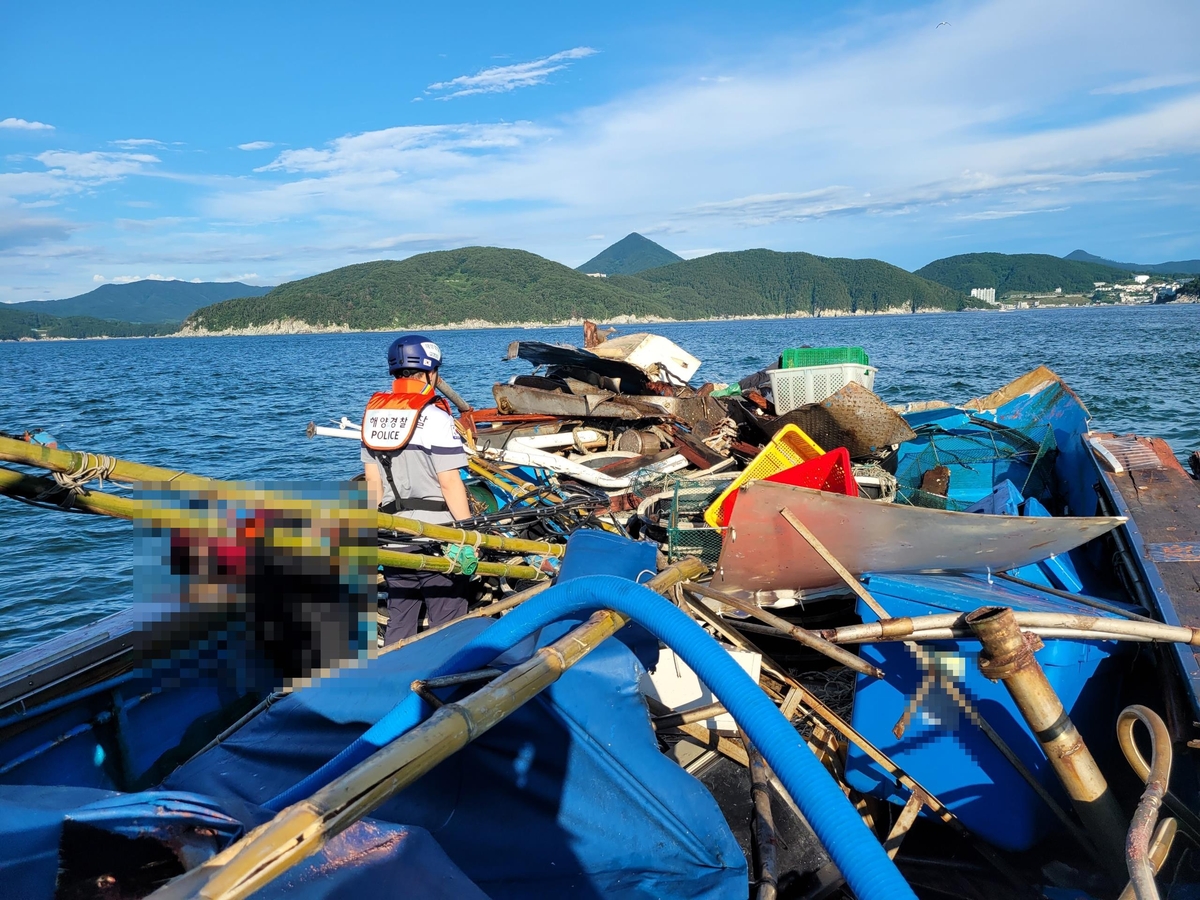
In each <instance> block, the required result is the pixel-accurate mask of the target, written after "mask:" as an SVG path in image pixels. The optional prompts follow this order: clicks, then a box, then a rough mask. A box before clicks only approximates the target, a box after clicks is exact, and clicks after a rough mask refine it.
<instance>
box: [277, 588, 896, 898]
mask: <svg viewBox="0 0 1200 900" xmlns="http://www.w3.org/2000/svg"><path fill="white" fill-rule="evenodd" d="M597 609H614V610H616V611H617V612H620V613H623V614H624V615H626V616H629V617H630V618H631V619H633V620H634V621H636V622H638V623H640V624H641V625H643V626H645V627H646V628H647V629H648V630H649V631H650V632H651V633H653V634H654V636H655V637H657V638H658V639H659V640H660V641H662V642H663V643H664V644H666V645H667V646H668V647H670V648H671V649H672V650H674V651H675V652H676V653H678V654H679V656H680V657H681V658H682V659H683V661H684V662H686V663H687V664H688V665H689V666H690V667H691V668H692V670H693V671H694V672H695V673H696V675H697V676H699V678H700V680H701V681H703V682H704V683H705V684H706V685H707V686H708V687H709V689H710V690H711V691H712V692H713V693H714V694H716V695H717V696H718V697H720V698H721V703H722V704H723V705H724V707H725V709H726V710H727V711H728V712H729V713H730V714H731V715H732V716H733V718H734V719H735V720H736V721H737V723H738V725H739V726H741V728H742V730H744V731H745V732H746V734H747V735H748V736H749V738H750V740H751V741H752V742H753V743H754V745H755V746H756V747H757V748H758V750H759V752H760V753H762V755H763V757H764V758H765V759H766V761H767V762H768V763H769V764H770V765H771V768H772V769H774V770H775V773H776V774H777V775H778V776H779V780H780V781H782V782H783V785H784V787H786V788H787V790H788V793H789V794H791V796H792V799H794V800H795V801H796V804H797V805H798V806H799V807H800V810H801V811H802V812H803V813H804V817H805V818H806V819H807V820H808V822H809V824H810V825H811V826H812V828H813V831H815V832H816V834H817V837H818V838H820V840H821V843H822V844H823V845H824V847H825V849H826V851H827V852H828V853H829V856H830V858H831V859H832V860H833V862H834V863H835V864H836V865H837V867H838V869H840V870H841V872H842V875H843V876H845V878H846V881H847V883H848V884H849V885H850V888H851V890H853V891H854V894H855V896H857V897H858V898H860V900H892V898H914V900H915V895H914V894H913V892H912V889H911V888H909V886H908V883H907V882H906V881H905V880H904V878H903V876H901V874H900V872H899V871H898V870H897V869H896V866H895V863H893V862H892V861H891V860H890V859H889V858H888V856H887V854H886V853H885V852H884V851H883V847H882V846H880V844H879V841H878V840H876V838H875V836H874V835H873V834H871V832H870V831H869V830H868V829H867V827H866V825H864V824H863V821H862V819H861V818H859V815H858V813H857V812H856V811H855V810H854V807H853V806H852V805H851V804H850V802H849V801H848V800H847V799H846V796H845V794H843V793H842V790H841V788H840V787H838V785H837V783H836V782H835V781H834V780H833V778H832V777H831V776H830V774H829V773H828V772H827V771H826V770H825V768H824V766H822V765H821V763H820V762H819V761H818V760H817V758H816V757H815V756H813V754H812V753H811V752H810V751H809V749H808V746H807V745H806V744H805V743H804V741H803V740H801V738H800V736H799V734H797V733H796V729H795V728H793V727H792V725H791V723H789V722H788V721H787V719H785V718H784V717H783V715H782V714H781V713H780V712H779V710H778V709H776V707H775V705H774V704H773V703H772V702H771V701H770V700H769V699H768V698H767V696H766V694H764V693H763V692H762V690H761V689H760V688H759V686H758V685H757V684H755V683H754V681H753V680H751V678H750V677H749V676H748V675H747V674H746V673H745V671H744V670H743V669H742V668H741V667H740V666H739V665H738V664H737V663H736V662H734V660H733V658H732V657H731V656H730V655H729V654H728V653H726V652H725V651H724V650H722V649H721V648H720V647H719V646H718V645H717V644H716V643H714V642H713V640H712V638H711V637H709V636H708V634H707V633H705V631H704V630H703V629H702V628H700V626H699V625H697V624H696V623H695V622H693V621H692V620H691V618H689V617H688V616H687V615H686V614H685V613H683V612H682V611H681V610H679V609H678V608H676V607H675V605H674V604H672V603H670V602H668V601H667V600H664V599H663V598H662V597H660V596H659V595H658V594H656V593H654V592H653V591H651V590H648V589H647V588H644V587H641V586H639V585H636V584H634V583H633V582H631V581H628V580H626V579H623V578H616V577H613V576H611V575H593V576H589V577H586V578H578V579H575V580H572V581H569V582H566V583H564V584H560V585H556V586H555V587H553V588H551V589H550V590H548V591H545V592H543V593H541V594H539V595H538V596H536V597H533V598H531V599H529V600H526V601H525V602H524V603H523V604H521V605H520V606H519V607H517V608H516V609H514V610H513V611H512V612H510V613H508V614H507V615H506V616H504V617H503V618H502V619H500V620H499V621H498V622H496V623H495V624H493V625H492V626H491V627H489V628H488V629H487V630H486V631H484V632H483V633H481V634H479V635H477V636H476V637H475V638H474V639H473V640H471V641H470V642H469V643H467V644H465V645H464V646H463V647H462V648H461V649H460V650H459V651H458V652H457V653H455V654H454V655H453V656H452V657H451V658H450V659H448V660H446V661H445V662H444V663H442V664H441V665H440V666H438V667H437V668H436V670H434V671H432V672H430V673H428V674H427V675H426V676H424V677H427V678H432V677H435V676H437V675H448V674H452V673H456V672H466V671H470V670H472V669H478V668H481V667H482V666H485V665H487V664H488V663H490V662H491V661H492V660H494V659H495V658H496V657H497V656H499V655H500V654H501V653H502V652H504V651H505V650H507V649H508V648H509V647H511V646H512V645H513V644H515V643H517V642H518V641H520V640H522V639H523V638H525V637H528V636H529V635H530V634H533V633H534V632H536V631H537V630H538V629H540V628H543V627H545V626H546V625H549V624H551V623H553V622H555V621H558V620H559V619H566V618H578V617H580V616H581V615H585V614H590V613H591V612H592V611H594V610H597ZM430 712H431V711H430V710H429V708H428V707H427V705H426V704H425V703H424V702H423V701H422V700H421V699H420V698H419V697H417V696H416V695H415V694H409V695H408V696H406V697H405V698H404V700H402V701H401V702H400V703H398V704H397V705H396V706H395V707H394V708H393V709H392V710H391V711H390V712H389V713H388V714H387V715H385V716H384V717H383V718H382V719H380V720H379V721H378V722H376V723H375V724H374V725H373V726H371V728H369V729H368V730H367V731H366V732H364V733H363V735H362V736H361V737H360V738H358V739H357V740H356V741H354V743H352V744H351V745H350V746H349V747H347V748H346V749H345V750H343V751H342V752H341V753H339V754H338V755H337V756H336V757H334V758H333V759H332V760H330V761H329V762H328V763H326V764H325V765H324V766H322V767H321V768H320V769H318V770H317V771H316V772H314V773H313V774H312V775H310V776H308V777H307V778H305V779H304V780H303V781H301V782H300V783H298V784H296V785H295V786H294V787H292V788H291V789H290V790H287V791H285V792H284V793H282V794H280V795H279V796H278V797H275V798H274V799H273V800H271V801H270V802H269V803H267V804H266V808H267V809H270V810H280V809H282V808H283V807H285V806H287V805H289V804H291V803H295V802H296V801H298V800H301V799H303V798H305V797H307V796H308V795H309V794H311V793H312V792H313V791H315V790H317V789H318V788H320V787H322V786H323V785H325V784H328V783H329V782H330V781H331V780H333V779H334V778H336V777H337V776H338V775H341V774H342V773H344V772H346V771H348V770H349V769H351V768H352V767H354V766H355V765H357V764H358V763H360V762H362V760H364V759H366V758H367V757H368V756H369V755H370V754H372V753H374V752H375V751H376V750H378V749H379V748H380V747H382V746H383V745H385V744H387V743H389V742H390V741H393V740H395V739H396V738H398V737H399V736H400V735H402V734H404V733H405V732H407V731H409V730H410V729H412V728H413V727H415V726H416V725H418V724H420V722H421V721H422V720H423V719H424V718H426V717H427V716H428V715H429V714H430Z"/></svg>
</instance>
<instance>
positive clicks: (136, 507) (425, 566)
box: [0, 466, 548, 581]
mask: <svg viewBox="0 0 1200 900" xmlns="http://www.w3.org/2000/svg"><path fill="white" fill-rule="evenodd" d="M209 485H210V486H211V485H212V482H209ZM58 487H59V486H58V483H57V482H55V481H53V480H51V479H49V478H39V477H38V476H36V475H26V474H25V473H23V472H16V471H13V470H12V469H9V468H5V467H3V466H0V494H7V495H8V496H11V497H19V498H21V499H24V500H37V499H39V498H40V497H43V496H45V495H46V494H47V492H53V491H55V490H57V489H58ZM293 502H295V501H294V500H293ZM72 506H73V507H74V508H76V509H80V510H83V511H84V512H89V513H97V514H99V515H105V516H112V517H113V518H116V519H129V520H134V519H138V520H148V521H151V522H153V523H155V524H157V525H159V526H161V527H165V528H191V529H194V530H198V531H199V530H206V529H207V526H208V520H207V517H204V516H200V515H197V514H196V513H187V512H185V511H183V510H170V509H167V508H164V507H161V506H157V505H152V504H147V503H144V502H143V501H140V500H132V499H130V498H129V497H117V496H114V495H112V494H106V493H104V492H103V491H88V492H87V493H86V494H77V495H74V496H73V497H72ZM449 530H450V531H457V529H449ZM468 533H469V532H468ZM285 540H286V538H284V537H280V541H285ZM377 552H378V560H379V563H380V564H381V565H385V566H394V567H395V568H397V569H411V570H414V571H418V572H421V571H423V572H447V573H452V572H454V571H456V564H455V562H454V561H453V560H451V559H448V558H447V557H445V556H425V555H422V554H420V553H401V552H399V551H396V550H382V549H381V550H379V551H377ZM475 571H476V573H478V574H480V575H490V576H497V577H500V578H519V579H523V580H530V581H538V580H543V579H545V578H547V577H548V576H547V575H546V574H545V573H543V572H542V571H541V570H540V569H537V568H535V567H533V566H520V565H510V564H508V563H493V562H480V563H479V565H478V567H477V568H476V570H475Z"/></svg>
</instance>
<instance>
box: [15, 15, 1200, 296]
mask: <svg viewBox="0 0 1200 900" xmlns="http://www.w3.org/2000/svg"><path fill="white" fill-rule="evenodd" d="M746 6H748V5H745V4H736V5H735V4H725V3H722V4H715V3H714V4H705V3H697V2H690V3H665V2H664V3H657V4H646V3H637V4H633V3H607V4H603V5H597V4H586V5H585V4H561V3H555V4H551V3H546V4H530V3H525V4H520V5H519V6H518V5H516V4H494V3H493V4H470V3H468V4H454V5H437V6H436V8H435V5H431V4H422V5H417V4H401V3H365V2H360V3H354V2H343V3H340V4H315V3H303V2H293V3H288V4H283V3H276V4H267V3H261V4H248V3H240V4H236V5H234V4H231V3H222V2H209V3H206V4H203V5H198V4H161V3H144V4H137V3H115V4H104V5H101V4H94V3H92V4H82V3H78V4H76V3H66V4H55V5H52V6H49V5H46V4H28V3H27V4H20V5H9V7H7V9H6V12H5V25H4V28H3V30H2V31H0V301H6V302H13V301H19V300H30V299H45V298H54V297H63V296H71V295H74V294H78V293H82V292H84V291H86V290H90V289H91V288H93V287H95V286H96V285H98V284H102V283H108V282H114V281H115V282H120V281H127V280H131V279H135V278H144V277H151V276H155V277H173V278H183V279H187V280H194V279H199V280H206V281H207V280H218V281H222V280H235V279H236V280H243V281H248V282H252V283H257V284H276V283H279V282H282V281H287V280H291V279H295V278H300V277H304V276H306V275H311V274H314V273H316V272H321V271H325V270H328V269H331V268H334V267H337V266H341V265H348V264H352V263H357V262H363V261H366V260H370V259H380V258H401V257H404V256H408V255H411V254H413V253H418V252H423V251H426V250H435V249H447V248H451V247H458V246H463V245H468V244H491V245H498V246H507V247H520V248H522V249H526V250H530V251H533V252H535V253H539V254H542V255H543V256H546V257H549V258H550V259H554V260H558V261H560V262H563V263H566V264H568V265H572V266H574V265H578V264H579V263H582V262H583V261H585V260H586V259H588V258H590V257H591V256H593V255H594V254H595V253H597V252H598V251H599V250H600V249H602V248H603V247H604V246H606V245H607V244H608V243H611V242H612V241H614V240H617V239H619V238H620V237H622V236H624V235H625V234H627V233H628V232H630V231H640V232H641V233H643V234H645V235H647V236H649V237H652V238H653V239H655V240H657V241H659V242H660V243H662V244H663V245H664V246H667V247H669V248H671V249H672V250H675V251H676V252H678V253H680V254H682V255H684V256H688V257H691V256H697V255H701V254H704V253H709V252H713V251H717V250H737V249H744V248H747V247H770V248H772V249H776V250H805V251H809V252H813V253H819V254H822V255H828V256H852V257H875V258H879V259H883V260H886V261H888V262H891V263H895V264H897V265H900V266H903V267H905V268H909V269H912V268H917V267H919V266H921V265H923V264H925V263H926V262H929V261H930V260H932V259H936V258H938V257H942V256H948V255H951V254H954V253H963V252H971V251H978V250H998V251H1003V252H1038V253H1053V254H1057V255H1062V254H1065V253H1068V252H1070V251H1071V250H1074V249H1076V248H1078V247H1082V248H1084V249H1087V250H1088V251H1090V252H1092V253H1097V254H1100V255H1102V256H1108V257H1110V258H1117V259H1121V260H1131V261H1144V262H1157V261H1162V260H1166V259H1190V258H1197V257H1200V229H1198V228H1197V227H1196V209H1197V205H1198V204H1197V200H1200V166H1198V162H1200V57H1197V55H1196V53H1195V51H1194V47H1195V40H1196V35H1197V34H1200V4H1198V3H1196V2H1194V0H1175V2H1154V0H1148V2H1140V0H1139V2H1138V3H1129V2H1124V0H1122V2H1108V0H1086V2H1085V0H1077V2H1065V0H1064V2H1055V0H1006V2H981V3H965V2H943V3H935V4H914V5H903V4H899V3H876V4H872V3H861V4H834V3H815V2H814V3H803V4H800V3H759V4H754V5H753V6H752V7H751V8H743V7H746ZM510 7H512V8H510ZM939 22H948V23H949V24H947V25H943V26H942V27H938V23H939Z"/></svg>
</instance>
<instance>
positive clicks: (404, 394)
mask: <svg viewBox="0 0 1200 900" xmlns="http://www.w3.org/2000/svg"><path fill="white" fill-rule="evenodd" d="M387 359H388V372H389V373H391V375H392V378H393V379H395V380H394V381H393V382H392V389H391V390H390V391H384V392H380V393H377V394H375V395H374V396H372V397H371V399H370V401H369V402H368V403H367V409H366V412H365V413H364V414H363V428H362V443H363V447H362V461H363V471H364V475H365V476H366V481H367V497H368V502H369V503H370V504H371V505H372V506H377V507H378V508H379V509H380V510H382V511H383V512H394V513H396V514H397V515H402V516H407V517H409V518H412V519H418V520H420V521H422V522H429V523H430V524H433V525H445V524H447V523H450V522H453V521H455V520H456V519H465V518H468V517H469V516H470V515H471V510H470V505H469V504H468V503H467V490H466V487H465V485H464V484H463V481H462V478H461V477H460V474H459V471H460V470H461V469H462V468H464V467H465V466H466V465H467V454H466V450H465V449H464V447H463V442H462V437H461V436H460V435H459V433H458V431H457V429H456V428H455V424H454V419H453V417H452V416H451V415H450V408H449V406H448V405H447V403H446V401H445V400H444V399H442V398H440V397H438V396H437V392H436V390H435V389H436V387H437V383H438V367H439V366H441V364H442V351H441V350H440V349H439V348H438V345H437V344H435V343H434V342H433V341H431V340H429V339H428V338H425V337H422V336H421V335H419V334H410V335H405V336H404V337H399V338H396V340H394V341H392V345H391V346H390V347H389V348H388V354H387ZM384 579H385V581H386V584H387V594H388V625H387V632H386V634H385V635H384V644H392V643H395V642H396V641H399V640H401V639H403V638H406V637H411V636H412V635H414V634H416V633H417V625H418V623H419V621H420V615H421V605H422V604H424V605H425V607H426V609H427V611H428V613H429V623H430V626H431V627H436V626H438V625H442V624H444V623H446V622H449V621H451V620H452V619H455V618H457V617H459V616H461V615H463V614H464V613H465V612H466V611H467V587H468V579H466V578H463V577H461V576H452V575H444V574H442V573H441V572H409V571H405V570H401V569H389V568H385V569H384Z"/></svg>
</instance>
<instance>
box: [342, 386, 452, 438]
mask: <svg viewBox="0 0 1200 900" xmlns="http://www.w3.org/2000/svg"><path fill="white" fill-rule="evenodd" d="M431 403H434V404H436V405H437V406H439V407H440V408H441V409H443V410H445V411H446V412H447V413H449V412H450V407H449V404H447V403H446V401H445V400H443V399H442V398H441V397H439V396H438V395H437V392H436V391H435V390H434V389H433V386H432V385H429V384H426V383H425V382H423V381H417V380H416V379H415V378H397V379H396V380H395V381H393V382H392V389H391V390H390V391H380V392H378V393H376V394H372V395H371V399H370V400H368V401H367V409H366V412H364V413H363V421H362V442H363V446H365V447H366V448H367V449H368V450H374V451H379V452H382V453H395V452H397V451H400V450H403V449H404V448H405V447H406V446H407V445H408V442H409V441H411V440H412V436H413V434H415V433H416V430H417V422H418V420H419V419H420V418H421V410H423V409H424V408H425V407H426V406H428V405H429V404H431Z"/></svg>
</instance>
